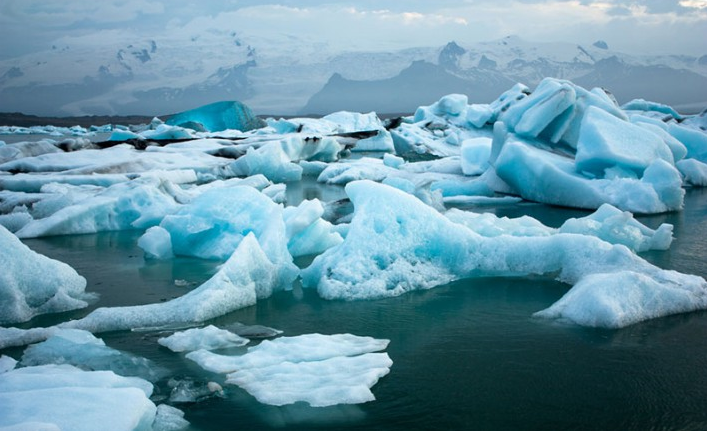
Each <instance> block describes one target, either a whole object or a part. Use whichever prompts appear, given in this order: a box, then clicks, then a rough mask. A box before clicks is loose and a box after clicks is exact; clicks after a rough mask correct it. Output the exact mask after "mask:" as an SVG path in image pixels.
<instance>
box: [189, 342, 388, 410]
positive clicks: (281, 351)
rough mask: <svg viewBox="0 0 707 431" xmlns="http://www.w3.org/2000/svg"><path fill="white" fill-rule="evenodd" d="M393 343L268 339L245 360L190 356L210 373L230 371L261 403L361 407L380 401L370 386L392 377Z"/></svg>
mask: <svg viewBox="0 0 707 431" xmlns="http://www.w3.org/2000/svg"><path fill="white" fill-rule="evenodd" d="M388 342H389V341H388V340H379V339H374V338H371V337H359V336H355V335H351V334H336V335H321V334H306V335H300V336H297V337H282V338H277V339H275V340H273V341H268V340H265V341H263V342H262V343H260V344H259V345H257V346H254V347H250V348H248V353H246V354H244V355H241V356H222V355H217V354H214V353H210V352H208V351H205V350H200V351H196V352H192V353H189V354H187V358H189V359H191V360H193V361H195V362H197V363H198V364H199V365H200V366H201V367H203V368H205V369H206V370H209V371H213V372H216V373H230V374H228V379H227V380H226V383H230V384H236V385H238V386H240V387H242V388H243V389H245V390H246V391H248V392H249V393H250V394H251V395H253V396H254V397H256V398H257V399H258V401H260V402H262V403H265V404H272V405H277V406H281V405H286V404H292V403H295V402H298V401H304V402H307V403H309V404H310V405H312V406H315V407H323V406H330V405H335V404H357V403H362V402H366V401H372V400H374V399H375V397H374V396H373V394H372V393H371V391H370V388H371V387H372V386H373V385H375V384H376V383H377V382H378V379H380V378H381V377H383V376H385V375H386V374H388V372H389V371H390V366H391V365H392V363H393V362H392V361H391V360H390V358H389V357H388V355H387V354H386V353H372V352H378V351H381V350H384V349H385V348H386V347H387V346H388Z"/></svg>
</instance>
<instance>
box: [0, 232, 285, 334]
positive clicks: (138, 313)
mask: <svg viewBox="0 0 707 431" xmlns="http://www.w3.org/2000/svg"><path fill="white" fill-rule="evenodd" d="M277 274H278V271H277V266H276V265H275V264H273V263H272V262H271V261H270V260H269V259H268V257H267V256H266V254H265V252H264V251H263V249H262V248H261V247H260V245H259V244H258V240H257V239H256V237H255V235H254V234H252V233H250V234H248V235H246V236H245V238H243V240H242V241H241V242H240V244H239V245H238V247H237V248H236V250H235V252H233V254H232V255H231V257H230V258H229V259H228V260H227V261H226V263H224V264H223V265H222V266H221V268H220V269H219V271H218V272H217V273H216V274H214V275H213V276H212V277H211V278H210V279H208V280H207V281H206V282H204V284H202V285H201V286H199V287H197V288H196V289H194V290H192V291H190V292H189V293H186V294H185V295H183V296H180V297H179V298H176V299H172V300H170V301H167V302H163V303H155V304H146V305H136V306H126V307H104V308H98V309H96V310H94V311H93V312H91V313H90V314H89V315H87V316H86V317H84V318H82V319H79V320H72V321H69V322H66V323H63V324H61V325H60V327H63V328H76V329H84V330H87V331H89V332H92V333H98V332H106V331H118V330H127V329H134V328H145V327H159V326H163V325H170V324H176V323H185V324H194V323H200V322H204V321H207V320H210V319H213V318H215V317H219V316H223V315H224V314H227V313H230V312H231V311H234V310H238V309H240V308H243V307H247V306H250V305H253V304H255V302H256V300H257V298H265V297H267V296H269V295H271V294H272V292H273V290H276V289H282V288H283V286H282V285H281V284H279V283H278V281H279V280H278V279H277ZM31 331H32V330H30V332H31ZM42 335H43V334H42V331H39V332H38V334H37V336H38V337H41V336H42ZM7 341H9V342H12V340H6V342H7Z"/></svg>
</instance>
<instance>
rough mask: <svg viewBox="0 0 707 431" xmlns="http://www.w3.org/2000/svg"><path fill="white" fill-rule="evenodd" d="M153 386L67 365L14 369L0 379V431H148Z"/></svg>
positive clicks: (153, 408)
mask: <svg viewBox="0 0 707 431" xmlns="http://www.w3.org/2000/svg"><path fill="white" fill-rule="evenodd" d="M151 395H152V385H151V384H150V383H148V382H147V381H145V380H142V379H139V378H135V377H121V376H118V375H116V374H114V373H113V372H111V371H82V370H80V369H78V368H75V367H73V366H70V365H45V366H37V367H27V368H18V369H15V370H12V371H9V372H6V373H3V374H0V428H3V429H5V427H7V428H10V429H63V430H69V429H70V430H76V431H81V430H86V431H89V430H94V429H95V428H96V424H110V427H111V429H116V430H117V429H120V430H152V429H153V426H156V425H158V424H157V423H155V419H156V415H157V407H156V406H155V404H154V403H153V402H152V401H150V399H149V397H150V396H151Z"/></svg>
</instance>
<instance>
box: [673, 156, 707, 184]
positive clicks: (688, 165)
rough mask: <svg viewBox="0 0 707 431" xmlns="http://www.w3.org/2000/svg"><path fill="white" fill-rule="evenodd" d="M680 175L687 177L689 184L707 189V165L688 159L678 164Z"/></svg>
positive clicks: (686, 180)
mask: <svg viewBox="0 0 707 431" xmlns="http://www.w3.org/2000/svg"><path fill="white" fill-rule="evenodd" d="M676 166H677V168H678V170H679V171H680V173H681V174H682V175H683V177H685V182H686V183H687V184H692V185H694V186H699V187H707V163H702V162H700V161H699V160H695V159H687V160H680V161H679V162H677V163H676Z"/></svg>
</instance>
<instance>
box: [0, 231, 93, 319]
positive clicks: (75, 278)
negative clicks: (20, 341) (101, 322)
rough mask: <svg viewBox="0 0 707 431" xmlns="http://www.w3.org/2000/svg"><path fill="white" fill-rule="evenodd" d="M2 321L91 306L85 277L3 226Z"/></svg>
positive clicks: (0, 264) (0, 261)
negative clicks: (36, 249)
mask: <svg viewBox="0 0 707 431" xmlns="http://www.w3.org/2000/svg"><path fill="white" fill-rule="evenodd" d="M0 249H1V250H2V253H0V268H2V271H0V324H6V323H16V322H25V321H27V320H30V319H31V318H32V317H34V316H36V315H38V314H45V313H56V312H60V311H69V310H75V309H77V308H84V307H86V306H88V302H87V301H90V300H91V299H95V295H90V294H87V293H86V292H85V288H86V279H85V278H83V277H82V276H80V275H79V274H78V273H77V272H76V271H75V270H74V269H73V268H71V267H70V266H69V265H67V264H65V263H63V262H59V261H57V260H54V259H50V258H48V257H46V256H43V255H41V254H38V253H35V252H34V251H32V250H30V248H29V247H27V246H26V245H24V244H23V243H22V242H20V240H19V239H18V238H17V237H16V236H15V235H13V234H12V233H10V232H9V231H8V230H7V229H5V228H4V227H3V226H0Z"/></svg>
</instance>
